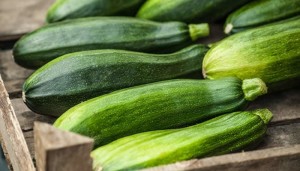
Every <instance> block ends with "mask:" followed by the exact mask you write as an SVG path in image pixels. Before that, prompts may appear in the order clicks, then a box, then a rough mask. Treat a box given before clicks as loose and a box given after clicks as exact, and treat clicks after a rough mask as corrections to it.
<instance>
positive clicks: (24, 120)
mask: <svg viewBox="0 0 300 171" xmlns="http://www.w3.org/2000/svg"><path fill="white" fill-rule="evenodd" d="M11 103H12V105H13V108H14V109H15V112H16V116H17V118H18V121H19V123H20V125H21V129H22V131H23V134H24V137H25V140H26V143H27V145H28V149H29V152H30V155H31V157H32V158H34V152H35V151H34V141H33V139H34V136H33V125H34V124H33V123H34V122H35V121H39V122H44V123H50V124H52V123H53V122H54V121H55V119H56V118H53V117H51V116H45V115H39V114H36V113H34V112H32V111H31V110H30V109H29V108H28V107H27V106H26V105H25V104H24V102H23V100H22V99H21V98H18V99H12V100H11Z"/></svg>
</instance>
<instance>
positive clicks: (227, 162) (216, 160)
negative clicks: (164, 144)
mask: <svg viewBox="0 0 300 171" xmlns="http://www.w3.org/2000/svg"><path fill="white" fill-rule="evenodd" d="M299 168H300V145H294V146H290V147H285V148H283V147H278V148H269V149H264V150H256V151H250V152H243V153H236V154H228V155H223V156H216V157H209V158H204V159H200V160H190V161H184V162H179V163H175V164H170V165H166V166H162V167H155V168H150V169H145V170H147V171H177V170H197V171H210V170H213V171H224V170H230V171H245V170H247V171H285V170H288V171H298V170H299Z"/></svg>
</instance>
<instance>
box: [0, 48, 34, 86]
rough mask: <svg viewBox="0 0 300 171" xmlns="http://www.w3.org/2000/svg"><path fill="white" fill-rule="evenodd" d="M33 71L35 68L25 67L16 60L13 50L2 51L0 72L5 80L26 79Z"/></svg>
mask: <svg viewBox="0 0 300 171" xmlns="http://www.w3.org/2000/svg"><path fill="white" fill-rule="evenodd" d="M32 72H33V70H30V69H26V68H23V67H21V66H19V65H18V64H16V63H15V62H14V59H13V55H12V51H11V50H5V51H0V74H1V76H2V79H3V80H4V82H6V81H8V80H19V79H25V78H27V77H28V76H29V75H30V74H31V73H32Z"/></svg>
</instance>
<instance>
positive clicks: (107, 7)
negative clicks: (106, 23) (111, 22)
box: [47, 0, 145, 23]
mask: <svg viewBox="0 0 300 171" xmlns="http://www.w3.org/2000/svg"><path fill="white" fill-rule="evenodd" d="M144 1H145V0H84V1H83V0H56V1H55V3H54V4H53V5H52V6H51V7H50V8H49V10H48V13H47V22H48V23H52V22H57V21H62V20H66V19H74V18H83V17H91V16H109V15H135V13H136V11H137V10H138V8H139V7H140V6H141V5H142V4H143V3H144Z"/></svg>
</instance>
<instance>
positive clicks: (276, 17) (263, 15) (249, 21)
mask: <svg viewBox="0 0 300 171" xmlns="http://www.w3.org/2000/svg"><path fill="white" fill-rule="evenodd" d="M299 15H300V1H299V0H284V1H283V0H256V1H253V2H250V3H249V4H246V5H245V6H243V7H242V8H240V9H238V10H237V11H235V12H233V13H232V14H230V15H229V16H228V18H227V20H226V24H225V33H226V34H229V33H236V32H240V31H243V30H247V29H250V28H254V27H258V26H261V25H265V24H269V23H272V22H276V21H280V20H283V19H287V18H291V17H294V16H299Z"/></svg>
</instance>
